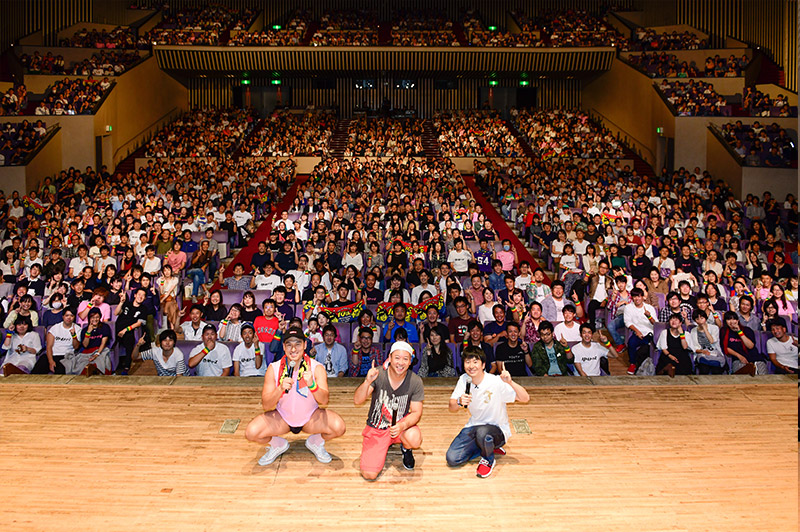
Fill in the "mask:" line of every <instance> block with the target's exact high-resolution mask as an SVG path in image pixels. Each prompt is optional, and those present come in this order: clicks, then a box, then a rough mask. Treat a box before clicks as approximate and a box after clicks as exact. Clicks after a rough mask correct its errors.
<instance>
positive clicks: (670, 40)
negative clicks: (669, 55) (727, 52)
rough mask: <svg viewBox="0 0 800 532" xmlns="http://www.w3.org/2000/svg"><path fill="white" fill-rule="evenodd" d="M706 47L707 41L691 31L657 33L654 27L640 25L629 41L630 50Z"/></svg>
mask: <svg viewBox="0 0 800 532" xmlns="http://www.w3.org/2000/svg"><path fill="white" fill-rule="evenodd" d="M704 48H708V41H707V40H706V39H703V38H702V37H701V36H699V35H697V34H696V33H693V32H691V31H684V32H678V31H677V30H674V31H673V32H672V33H669V32H666V31H665V32H662V33H657V32H656V31H655V30H654V29H650V28H643V27H640V28H638V29H637V30H636V34H635V37H634V39H633V40H632V41H631V43H630V49H631V50H642V51H645V52H647V51H655V50H700V49H704Z"/></svg>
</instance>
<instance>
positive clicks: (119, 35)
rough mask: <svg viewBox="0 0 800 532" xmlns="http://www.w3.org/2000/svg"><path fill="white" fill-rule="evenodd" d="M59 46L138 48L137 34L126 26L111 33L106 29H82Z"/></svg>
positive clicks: (114, 29)
mask: <svg viewBox="0 0 800 532" xmlns="http://www.w3.org/2000/svg"><path fill="white" fill-rule="evenodd" d="M58 45H59V46H67V47H75V48H106V49H114V48H121V49H133V48H136V33H135V32H134V30H133V29H131V28H128V27H125V26H117V27H116V28H113V29H112V30H111V31H109V30H107V29H105V28H103V29H101V30H97V29H91V30H89V29H87V28H82V29H80V30H78V31H76V32H75V34H74V35H73V36H72V37H68V38H65V39H61V41H59V43H58Z"/></svg>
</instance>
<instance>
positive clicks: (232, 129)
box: [145, 108, 258, 157]
mask: <svg viewBox="0 0 800 532" xmlns="http://www.w3.org/2000/svg"><path fill="white" fill-rule="evenodd" d="M257 119H258V116H257V114H256V113H255V111H253V110H250V109H217V108H209V109H194V110H192V111H190V112H188V113H186V114H184V115H183V116H181V117H180V118H178V119H177V120H175V121H174V122H172V123H170V124H169V125H167V126H166V127H164V129H162V130H161V131H159V132H158V133H157V134H156V135H155V137H153V139H152V140H151V141H150V142H149V143H148V144H147V147H146V149H145V157H220V156H225V155H231V154H233V152H234V150H235V149H236V148H237V147H238V146H239V145H240V144H241V143H242V141H244V139H245V137H246V136H247V135H248V133H249V132H250V131H251V130H252V129H253V127H254V126H255V123H256V121H257Z"/></svg>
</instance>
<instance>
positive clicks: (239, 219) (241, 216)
mask: <svg viewBox="0 0 800 532" xmlns="http://www.w3.org/2000/svg"><path fill="white" fill-rule="evenodd" d="M252 219H253V215H252V214H250V213H249V212H247V206H246V205H245V204H244V203H242V204H241V205H239V210H238V211H236V212H234V213H233V221H235V222H236V227H237V228H239V229H241V228H242V227H244V226H245V224H247V222H249V221H250V220H252Z"/></svg>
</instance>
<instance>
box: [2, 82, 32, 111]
mask: <svg viewBox="0 0 800 532" xmlns="http://www.w3.org/2000/svg"><path fill="white" fill-rule="evenodd" d="M26 107H28V89H27V88H25V85H14V86H13V87H11V88H10V89H8V90H7V91H6V92H4V93H3V97H2V98H0V115H6V116H13V115H18V114H21V112H22V111H24V110H25V108H26Z"/></svg>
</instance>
